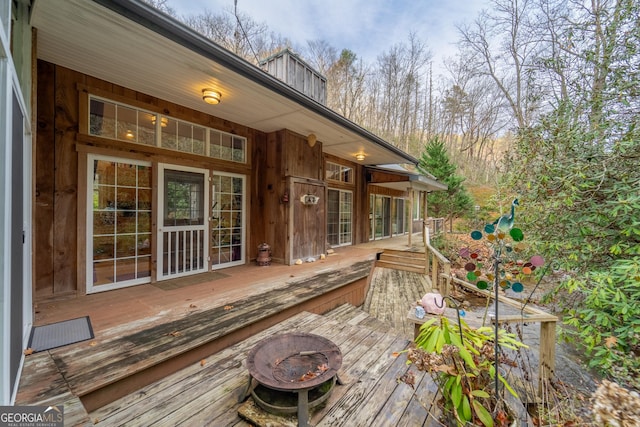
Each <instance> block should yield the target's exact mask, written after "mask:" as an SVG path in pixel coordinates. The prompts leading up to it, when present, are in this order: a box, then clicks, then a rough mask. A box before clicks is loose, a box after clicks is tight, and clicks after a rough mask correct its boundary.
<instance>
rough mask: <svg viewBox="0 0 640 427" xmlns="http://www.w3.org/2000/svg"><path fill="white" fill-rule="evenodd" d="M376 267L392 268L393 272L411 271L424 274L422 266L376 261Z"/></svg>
mask: <svg viewBox="0 0 640 427" xmlns="http://www.w3.org/2000/svg"><path fill="white" fill-rule="evenodd" d="M376 267H382V268H393V269H395V270H404V271H411V272H414V273H423V274H424V272H425V267H424V265H423V266H419V265H414V264H407V263H404V262H391V261H376Z"/></svg>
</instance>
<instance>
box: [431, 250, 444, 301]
mask: <svg viewBox="0 0 640 427" xmlns="http://www.w3.org/2000/svg"><path fill="white" fill-rule="evenodd" d="M438 270H440V263H439V262H438V257H437V256H435V254H434V255H433V260H432V261H431V286H432V287H433V286H436V287H437V288H438V291H439V292H442V290H441V289H440V282H439V281H438V276H439V274H438V273H439V271H438Z"/></svg>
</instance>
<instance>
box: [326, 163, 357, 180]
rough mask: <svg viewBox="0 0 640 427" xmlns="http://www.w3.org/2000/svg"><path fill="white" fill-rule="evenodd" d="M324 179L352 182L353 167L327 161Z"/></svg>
mask: <svg viewBox="0 0 640 427" xmlns="http://www.w3.org/2000/svg"><path fill="white" fill-rule="evenodd" d="M325 175H326V179H327V180H329V181H338V182H345V183H348V184H351V183H353V168H350V167H348V166H343V165H339V164H337V163H331V162H327V167H326V173H325Z"/></svg>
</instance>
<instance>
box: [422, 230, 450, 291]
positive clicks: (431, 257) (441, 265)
mask: <svg viewBox="0 0 640 427" xmlns="http://www.w3.org/2000/svg"><path fill="white" fill-rule="evenodd" d="M432 219H434V218H432ZM438 219H443V218H438ZM443 221H444V220H443ZM429 230H430V229H429V228H428V225H427V222H426V221H425V224H424V235H425V236H426V237H425V240H424V254H425V260H426V263H427V264H426V268H425V272H426V273H427V275H428V276H429V277H431V286H433V287H434V288H437V289H438V291H439V292H440V294H441V295H449V284H450V282H451V261H449V260H448V259H447V258H445V257H444V255H442V254H441V253H440V252H438V250H437V249H436V248H434V247H433V246H431V243H430V242H429V239H428V236H429V235H430V231H429Z"/></svg>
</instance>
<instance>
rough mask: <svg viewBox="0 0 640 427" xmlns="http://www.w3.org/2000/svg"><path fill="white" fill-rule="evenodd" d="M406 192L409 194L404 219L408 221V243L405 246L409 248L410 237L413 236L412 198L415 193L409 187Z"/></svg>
mask: <svg viewBox="0 0 640 427" xmlns="http://www.w3.org/2000/svg"><path fill="white" fill-rule="evenodd" d="M407 191H408V192H409V197H408V200H409V209H407V212H405V218H407V219H408V221H407V224H408V225H409V242H408V243H407V244H408V245H409V247H411V235H412V234H413V203H414V201H413V198H414V197H415V193H414V192H413V191H412V189H411V187H409V188H407Z"/></svg>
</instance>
